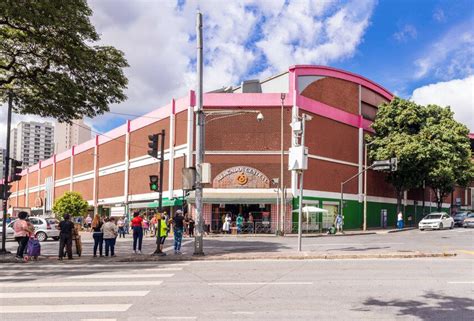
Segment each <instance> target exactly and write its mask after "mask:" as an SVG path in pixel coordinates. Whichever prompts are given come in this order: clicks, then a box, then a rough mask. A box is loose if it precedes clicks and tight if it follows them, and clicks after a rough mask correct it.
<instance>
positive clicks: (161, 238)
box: [160, 236, 166, 244]
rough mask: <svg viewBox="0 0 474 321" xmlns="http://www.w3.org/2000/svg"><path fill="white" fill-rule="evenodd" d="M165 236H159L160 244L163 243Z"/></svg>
mask: <svg viewBox="0 0 474 321" xmlns="http://www.w3.org/2000/svg"><path fill="white" fill-rule="evenodd" d="M165 241H166V236H160V244H165Z"/></svg>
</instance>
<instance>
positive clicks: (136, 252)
mask: <svg viewBox="0 0 474 321" xmlns="http://www.w3.org/2000/svg"><path fill="white" fill-rule="evenodd" d="M133 253H134V254H137V255H139V254H142V251H133Z"/></svg>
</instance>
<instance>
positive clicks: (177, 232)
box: [172, 210, 184, 254]
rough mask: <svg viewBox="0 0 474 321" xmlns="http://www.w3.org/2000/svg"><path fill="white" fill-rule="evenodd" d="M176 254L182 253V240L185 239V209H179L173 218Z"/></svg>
mask: <svg viewBox="0 0 474 321" xmlns="http://www.w3.org/2000/svg"><path fill="white" fill-rule="evenodd" d="M172 222H173V233H174V254H181V241H182V240H183V228H184V216H183V211H181V210H177V211H176V215H175V217H174V218H173V221H172Z"/></svg>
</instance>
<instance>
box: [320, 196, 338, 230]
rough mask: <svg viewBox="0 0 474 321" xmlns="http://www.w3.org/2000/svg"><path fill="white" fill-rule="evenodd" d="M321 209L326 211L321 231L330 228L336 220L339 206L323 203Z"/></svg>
mask: <svg viewBox="0 0 474 321" xmlns="http://www.w3.org/2000/svg"><path fill="white" fill-rule="evenodd" d="M323 209H325V210H327V211H328V212H327V213H323V229H328V228H330V227H331V226H332V225H333V224H334V221H335V220H336V216H337V214H338V213H339V204H338V203H333V202H323Z"/></svg>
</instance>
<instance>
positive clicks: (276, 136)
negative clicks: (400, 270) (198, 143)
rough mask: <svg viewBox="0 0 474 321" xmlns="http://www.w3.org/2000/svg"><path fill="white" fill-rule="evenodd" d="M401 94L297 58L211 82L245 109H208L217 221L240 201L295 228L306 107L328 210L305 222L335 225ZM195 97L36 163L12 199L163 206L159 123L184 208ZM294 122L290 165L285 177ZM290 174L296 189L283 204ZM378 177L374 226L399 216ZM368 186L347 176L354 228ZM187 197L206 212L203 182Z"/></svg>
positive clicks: (219, 94) (316, 181)
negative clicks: (297, 141)
mask: <svg viewBox="0 0 474 321" xmlns="http://www.w3.org/2000/svg"><path fill="white" fill-rule="evenodd" d="M281 93H284V94H285V95H284V96H283V95H282V94H281ZM282 98H283V99H282ZM390 99H392V94H391V93H390V92H389V91H387V90H386V89H384V88H383V87H381V86H380V85H378V84H376V83H374V82H372V81H370V80H368V79H366V78H364V77H361V76H359V75H355V74H352V73H349V72H346V71H342V70H338V69H334V68H329V67H321V66H293V67H291V68H289V70H288V71H287V72H285V73H282V74H279V75H277V76H274V77H271V78H269V79H267V80H264V81H250V82H244V83H243V84H242V85H241V86H239V87H236V88H232V87H227V88H223V89H222V90H217V91H214V92H210V93H206V94H204V110H205V111H210V110H232V111H234V112H233V113H232V115H230V114H229V115H224V116H222V115H221V116H219V115H215V114H209V115H207V116H206V129H205V132H206V134H205V150H206V153H205V162H207V163H210V164H211V165H212V183H210V184H207V185H206V186H205V190H204V203H205V204H204V219H205V224H207V225H209V228H210V229H211V230H212V231H216V230H219V228H220V226H221V217H222V215H223V214H224V213H229V212H230V213H232V214H233V215H234V216H235V215H237V214H238V213H242V214H243V215H244V217H245V219H246V221H249V219H250V220H253V221H254V223H253V229H254V231H257V232H259V231H261V232H273V231H274V230H275V229H276V227H277V225H278V224H282V227H283V229H284V230H286V231H290V230H292V229H294V227H295V226H294V223H293V222H294V221H295V214H294V213H292V210H293V209H294V208H296V204H297V202H296V199H297V195H298V193H297V180H296V176H295V174H291V172H289V171H288V170H287V166H288V165H287V162H288V153H287V151H288V149H289V147H290V146H291V144H292V141H293V137H292V131H291V128H290V126H289V124H290V123H291V121H292V117H294V116H295V115H299V114H301V113H302V112H304V113H306V114H309V115H311V116H313V119H312V120H311V121H309V122H307V123H306V146H308V148H309V161H308V162H309V164H308V170H307V171H306V172H305V180H304V198H303V200H304V203H305V204H307V205H315V206H318V207H321V208H324V209H326V210H328V213H327V214H315V215H310V216H308V217H305V219H304V224H306V229H307V230H318V229H322V228H326V227H328V226H329V225H330V224H332V222H333V218H334V215H335V213H337V212H338V211H339V207H340V183H341V182H342V181H344V180H346V179H347V178H349V177H351V176H352V175H354V174H356V173H357V172H358V171H361V170H362V169H363V167H364V157H363V156H364V155H363V151H364V135H365V134H366V133H368V132H370V130H371V129H370V124H371V122H372V121H373V119H374V118H375V115H376V112H377V106H378V105H379V104H380V103H382V102H384V101H389V100H390ZM194 101H195V98H194V93H193V92H192V91H191V92H190V93H189V95H188V96H186V97H183V98H181V99H177V100H174V99H170V103H169V104H167V105H166V106H163V107H161V108H159V109H157V110H155V111H153V112H151V113H149V114H147V115H144V116H143V117H141V118H138V119H135V120H132V121H127V123H126V124H124V125H122V126H120V127H118V128H115V129H114V130H112V131H110V132H107V133H106V134H103V135H99V136H97V137H96V138H95V139H93V140H89V141H87V142H85V143H83V144H80V145H78V146H74V147H73V148H72V149H69V150H67V151H65V152H63V153H60V154H57V155H54V156H53V157H52V158H49V159H47V160H44V161H41V162H40V163H39V164H37V165H35V166H32V167H29V168H28V169H26V170H25V171H24V172H23V179H22V180H21V181H19V182H17V183H15V186H14V188H13V192H14V193H13V195H12V197H11V199H10V201H9V206H10V207H32V208H35V209H40V208H43V209H45V210H46V211H49V210H50V207H51V204H52V200H54V199H56V198H58V197H60V196H61V195H62V194H63V193H64V192H66V191H70V190H74V191H78V192H80V193H81V194H82V195H83V197H84V198H85V199H87V200H88V202H89V204H90V205H91V208H93V209H94V211H96V212H100V213H109V214H112V215H124V214H126V213H129V212H130V211H132V210H135V209H142V210H144V209H153V208H156V206H157V203H156V200H157V199H158V197H157V193H155V192H150V190H149V185H148V181H149V177H148V176H149V175H151V174H157V172H158V163H157V160H155V159H153V158H151V157H149V156H148V155H147V150H148V146H147V145H148V135H150V134H154V133H158V132H160V131H161V130H162V129H164V130H165V133H166V141H165V163H164V177H163V178H164V179H163V181H164V184H163V185H164V186H163V190H164V194H163V196H164V206H166V207H167V210H168V211H173V210H174V209H176V207H178V206H181V203H182V201H183V195H184V192H183V190H182V181H181V180H182V177H181V170H182V168H183V167H189V166H193V150H194V121H195V120H194V118H193V117H194V115H193V106H194ZM238 110H240V111H243V112H241V113H238V112H237V111H238ZM248 111H254V112H261V113H262V114H263V116H264V120H263V121H262V122H257V121H256V117H255V116H256V114H255V113H248ZM282 119H283V122H282ZM282 123H283V127H282V126H281V124H282ZM282 129H283V150H284V151H285V156H284V164H283V167H284V175H283V177H282V180H278V179H279V178H280V175H281V174H280V171H281V165H282V164H281V145H280V144H281V135H282ZM280 182H281V183H282V184H281V185H282V187H284V191H285V195H286V197H285V201H284V206H283V208H284V215H283V216H281V215H280V210H279V209H280V208H282V206H281V205H279V202H280V199H279V197H278V196H279V195H280V194H279V190H278V187H279V185H280V184H279V183H280ZM367 183H368V184H367V185H368V193H367V195H368V210H367V223H368V226H369V227H376V226H380V224H381V213H383V212H386V213H387V214H388V217H387V219H388V225H394V224H395V220H396V213H395V209H396V199H395V193H394V190H393V189H392V187H391V186H390V185H388V184H386V183H385V181H384V174H383V173H380V172H373V171H369V173H368V180H367ZM362 187H363V176H360V177H359V178H358V179H356V180H354V181H352V182H351V183H348V184H347V185H346V186H345V187H344V215H345V226H346V228H360V227H361V226H362V221H363V215H362V208H363V207H362V194H363V190H362ZM472 197H473V193H472V188H471V189H457V190H456V191H455V193H453V195H452V199H451V198H449V199H447V200H446V203H445V204H444V206H445V207H447V208H448V207H450V206H452V205H457V206H459V207H460V206H465V207H472ZM424 198H425V200H426V203H425V211H428V207H430V206H432V207H434V206H435V204H434V197H432V195H430V193H429V191H428V189H426V192H425V197H424ZM430 198H431V202H430ZM422 199H423V191H419V190H418V191H410V192H408V193H407V194H406V197H405V200H404V205H405V213H407V214H411V215H415V220H416V219H420V218H421V200H422ZM187 200H188V202H189V204H190V208H191V212H192V213H194V210H193V202H194V195H193V193H190V194H189V195H188V196H187ZM250 214H251V215H252V216H251V218H250Z"/></svg>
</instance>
